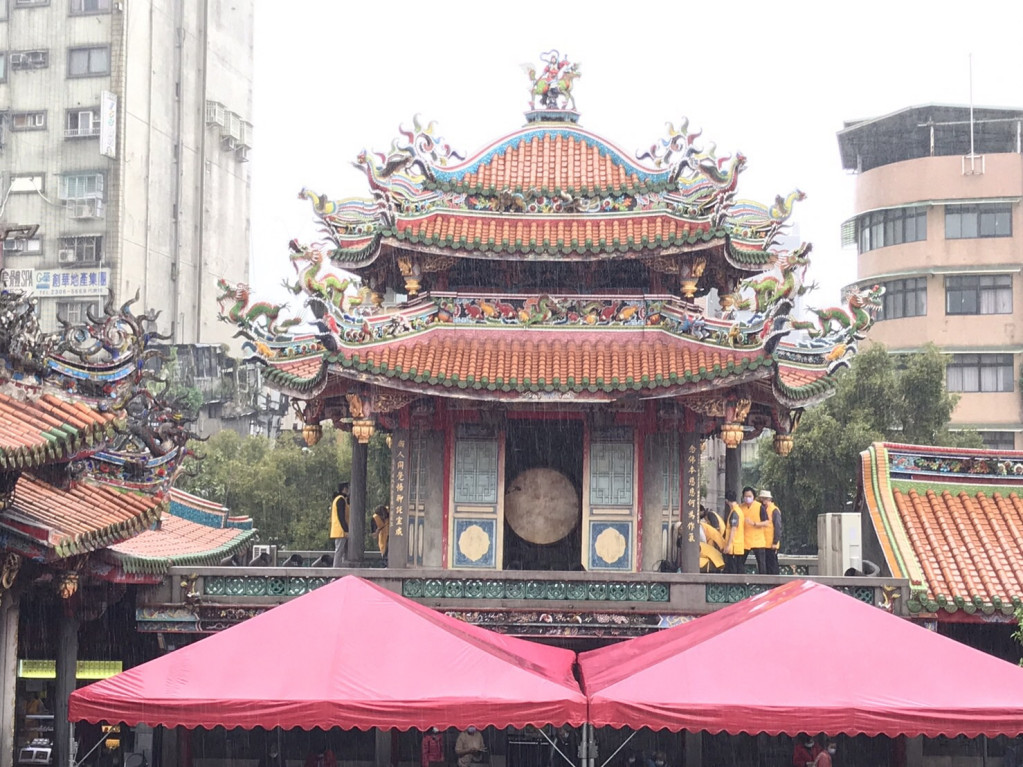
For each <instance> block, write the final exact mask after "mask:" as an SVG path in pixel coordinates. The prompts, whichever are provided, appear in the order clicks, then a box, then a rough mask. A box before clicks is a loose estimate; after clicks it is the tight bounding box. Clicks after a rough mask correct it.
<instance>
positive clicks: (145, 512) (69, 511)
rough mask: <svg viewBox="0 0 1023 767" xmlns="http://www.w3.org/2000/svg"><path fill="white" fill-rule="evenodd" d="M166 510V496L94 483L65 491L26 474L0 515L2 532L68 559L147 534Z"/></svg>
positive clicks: (73, 486) (74, 485) (81, 484)
mask: <svg viewBox="0 0 1023 767" xmlns="http://www.w3.org/2000/svg"><path fill="white" fill-rule="evenodd" d="M165 507H166V497H165V495H164V494H160V493H158V494H148V493H142V492H137V491H133V490H126V489H121V488H115V487H112V486H110V485H107V484H104V483H101V482H96V481H92V480H84V481H81V482H75V483H72V485H71V487H70V488H69V489H62V488H59V487H55V486H54V485H51V484H50V483H48V482H46V481H44V480H42V479H40V478H38V477H36V476H33V475H32V474H31V473H28V472H26V473H24V474H22V475H21V477H20V478H19V479H18V483H17V485H16V486H15V491H14V495H13V499H12V500H11V501H10V502H9V504H8V505H7V507H6V508H5V509H4V510H3V511H2V512H0V527H3V528H7V529H8V530H12V531H15V532H17V533H19V534H20V535H21V536H23V537H25V538H27V539H28V540H30V541H33V542H35V543H36V544H37V545H38V546H40V547H41V548H42V549H43V550H44V551H45V552H48V554H49V555H50V556H56V557H67V556H71V555H74V554H83V553H86V552H89V551H95V550H97V549H101V548H103V547H105V546H110V545H112V544H115V543H118V542H120V541H123V540H125V539H127V538H130V537H132V536H133V535H137V534H138V533H140V532H141V531H143V530H145V529H146V528H148V527H149V526H150V525H152V524H153V523H154V522H155V521H156V520H157V519H159V517H160V513H161V512H162V511H163V509H164V508H165Z"/></svg>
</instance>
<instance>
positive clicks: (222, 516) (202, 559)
mask: <svg viewBox="0 0 1023 767" xmlns="http://www.w3.org/2000/svg"><path fill="white" fill-rule="evenodd" d="M255 534H256V531H255V529H253V527H252V519H251V518H249V517H232V516H230V511H229V510H228V509H227V507H225V506H221V505H220V504H217V503H213V502H211V501H207V500H205V499H204V498H200V497H198V496H195V495H191V494H189V493H185V492H184V491H181V490H178V489H176V488H173V489H172V490H171V491H170V509H169V510H168V511H167V512H166V513H164V515H163V516H162V517H161V518H160V522H159V524H158V525H157V526H155V527H153V528H150V529H148V530H145V531H144V532H142V533H140V534H139V535H137V536H135V537H134V538H131V539H130V540H126V541H123V542H122V543H117V544H114V545H113V546H110V547H109V548H108V549H107V550H106V552H105V557H106V558H107V559H109V560H112V561H114V562H115V563H117V564H118V565H119V566H120V567H121V569H122V570H123V571H124V572H126V573H132V574H163V573H166V572H167V570H168V568H170V567H173V566H176V565H214V564H217V563H219V562H220V560H222V559H223V558H224V557H227V556H230V555H231V554H234V553H235V552H236V551H238V550H239V549H242V548H244V547H245V546H247V545H249V544H251V542H252V539H253V537H254V536H255Z"/></svg>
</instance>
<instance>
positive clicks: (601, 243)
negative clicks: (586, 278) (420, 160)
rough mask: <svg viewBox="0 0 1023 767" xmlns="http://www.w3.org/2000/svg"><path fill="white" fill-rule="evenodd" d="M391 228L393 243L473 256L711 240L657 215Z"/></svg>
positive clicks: (413, 221)
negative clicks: (466, 251) (463, 251)
mask: <svg viewBox="0 0 1023 767" xmlns="http://www.w3.org/2000/svg"><path fill="white" fill-rule="evenodd" d="M395 227H396V228H395V233H396V238H397V239H398V240H400V241H406V242H412V243H422V244H430V245H436V246H439V247H449V248H454V249H465V248H472V249H473V250H474V251H511V250H523V249H526V250H536V249H537V248H545V249H548V250H549V251H550V250H555V251H558V252H564V253H571V252H574V253H577V254H579V255H583V254H585V253H587V252H591V253H594V252H598V251H600V252H604V251H607V250H609V249H614V250H620V249H622V248H627V249H628V250H631V251H637V250H655V249H662V250H663V249H666V248H675V249H685V248H686V247H688V246H692V245H693V244H695V243H697V242H707V241H709V240H711V239H713V237H714V236H715V235H714V231H713V230H712V229H711V227H710V224H709V223H708V222H693V221H687V220H685V219H682V218H678V217H675V216H672V215H670V214H668V213H666V212H663V211H660V212H656V213H643V214H636V213H631V214H628V215H620V216H615V217H612V216H611V215H608V216H607V217H601V218H593V217H585V216H575V217H565V218H556V217H551V216H528V215H514V216H513V215H509V214H508V213H501V212H495V213H487V212H473V213H469V212H464V211H434V212H432V213H430V214H428V215H425V216H421V217H418V218H407V217H403V218H400V219H398V221H397V222H396V224H395ZM722 239H723V237H722Z"/></svg>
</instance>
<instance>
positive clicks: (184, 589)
mask: <svg viewBox="0 0 1023 767" xmlns="http://www.w3.org/2000/svg"><path fill="white" fill-rule="evenodd" d="M800 559H806V560H815V559H816V558H815V557H805V558H800ZM797 568H798V565H797ZM806 569H810V567H809V566H808V567H807V568H806ZM350 574H351V575H358V576H360V577H363V578H366V579H368V580H371V581H373V582H375V583H377V584H379V585H381V586H383V587H384V588H386V589H389V590H391V591H394V592H395V593H398V594H402V595H404V596H406V597H409V598H410V599H414V600H415V601H417V602H419V603H421V604H424V605H427V606H429V607H432V608H434V609H436V610H440V611H442V612H444V613H446V614H449V615H454V616H455V617H459V618H461V619H463V620H466V621H468V622H470V623H475V624H479V625H484V626H488V627H490V628H493V629H495V630H497V631H501V632H504V633H510V634H517V635H525V636H532V635H537V636H578V637H583V636H589V637H626V636H637V635H640V634H645V633H649V632H651V631H655V630H657V629H659V628H665V627H667V626H671V625H675V624H677V623H681V622H685V621H687V620H690V619H691V618H694V617H697V616H699V615H704V614H707V613H710V612H713V611H714V610H717V609H719V608H721V607H725V606H727V605H729V604H733V603H735V602H738V601H740V600H742V599H745V598H747V597H750V596H753V595H755V594H758V593H761V592H764V591H767V590H769V589H771V588H773V587H774V586H777V585H780V584H782V583H785V582H787V581H789V580H791V579H792V577H804V578H811V579H813V580H815V581H819V582H822V583H825V584H827V585H829V586H832V587H834V588H837V589H839V590H841V591H844V592H846V593H847V594H849V595H850V596H852V597H854V598H855V599H859V600H861V601H863V602H866V603H868V604H872V605H876V606H878V607H882V608H884V609H887V610H890V611H892V612H895V613H897V614H903V615H905V614H908V613H907V610H906V607H905V605H906V601H907V599H908V596H909V584H908V581H904V580H897V579H891V578H859V577H833V578H823V577H819V576H816V575H812V574H811V575H807V574H803V573H800V574H798V575H795V576H794V575H781V576H767V575H764V576H759V575H719V574H700V573H653V572H642V573H588V572H575V571H572V572H547V571H543V572H540V571H532V572H531V571H522V570H516V571H498V572H492V571H491V572H478V571H466V570H441V569H425V568H421V569H408V570H398V569H382V568H375V567H365V568H360V569H351V568H344V569H335V568H330V567H210V568H190V567H175V568H171V571H170V576H169V577H168V578H165V579H164V583H163V585H162V586H159V587H155V588H154V589H153V590H151V591H150V592H148V593H147V597H146V600H145V604H141V605H140V606H139V608H138V614H137V618H138V628H139V630H140V631H144V632H154V631H160V632H167V633H212V632H216V631H220V630H222V629H224V628H228V627H230V626H231V625H234V624H235V623H239V622H241V621H244V620H246V619H248V618H250V617H253V616H255V615H258V614H260V613H262V612H264V611H266V610H268V609H270V608H271V607H273V606H274V605H277V604H280V603H282V602H285V601H288V600H290V599H294V598H295V597H298V596H302V595H303V594H307V593H309V592H310V591H313V590H315V589H317V588H319V587H321V586H324V585H326V584H328V583H330V582H331V581H333V580H335V579H337V578H340V577H343V576H345V575H350ZM900 597H901V598H900Z"/></svg>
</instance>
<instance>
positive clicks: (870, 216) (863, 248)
mask: <svg viewBox="0 0 1023 767" xmlns="http://www.w3.org/2000/svg"><path fill="white" fill-rule="evenodd" d="M926 239H927V208H926V207H924V206H917V207H915V208H896V209H894V210H875V211H874V212H873V213H866V214H864V215H863V216H860V218H859V219H858V220H857V221H856V242H857V245H858V249H859V252H860V253H866V252H867V251H870V250H877V249H878V248H887V247H888V246H889V245H901V244H902V243H904V242H920V241H922V240H926Z"/></svg>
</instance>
